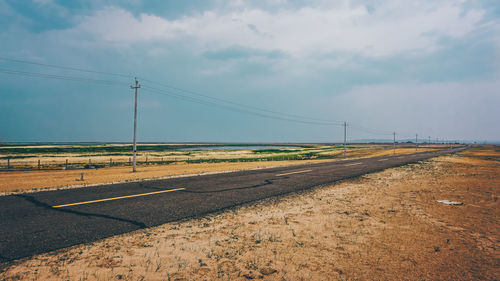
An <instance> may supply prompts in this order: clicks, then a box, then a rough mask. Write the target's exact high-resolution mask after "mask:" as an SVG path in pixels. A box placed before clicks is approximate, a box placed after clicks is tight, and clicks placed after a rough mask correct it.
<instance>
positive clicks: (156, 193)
mask: <svg viewBox="0 0 500 281" xmlns="http://www.w3.org/2000/svg"><path fill="white" fill-rule="evenodd" d="M463 149H465V148H456V149H450V150H443V151H436V152H424V153H417V154H409V155H396V156H384V157H374V158H365V159H353V160H343V161H335V162H324V163H318V164H307V165H296V166H288V167H278V168H269V169H259V170H247V171H240V172H232V173H222V174H212V175H204V176H192V177H181V178H171V179H163V180H147V181H140V182H130V183H119V184H108V185H100V186H92V187H84V188H76V189H66V190H57V191H43V192H36V193H27V194H16V195H9V196H1V197H0V262H6V261H10V260H15V259H19V258H23V257H27V256H31V255H35V254H39V253H44V252H48V251H52V250H56V249H60V248H64V247H68V246H72V245H76V244H81V243H88V242H92V241H96V240H98V239H102V238H105V237H110V236H113V235H117V234H122V233H126V232H130V231H133V230H137V229H141V228H147V227H152V226H156V225H160V224H163V223H166V222H171V221H176V220H180V219H184V218H189V217H195V216H200V215H204V214H207V213H210V212H214V211H218V210H222V209H225V208H230V207H233V206H236V205H240V204H243V203H247V202H251V201H255V200H259V199H263V198H267V197H270V196H277V195H281V194H286V193H290V192H295V191H299V190H304V189H309V188H312V187H315V186H320V185H325V184H330V183H333V182H335V181H338V180H342V179H347V178H351V177H356V176H360V175H363V174H366V173H371V172H375V171H379V170H383V169H387V168H390V167H396V166H401V165H404V164H408V163H411V162H416V161H420V160H424V159H428V158H431V157H436V156H440V155H443V154H447V153H453V152H457V151H461V150H463ZM166 169H168V166H167V167H166Z"/></svg>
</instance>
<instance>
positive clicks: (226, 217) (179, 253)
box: [0, 146, 500, 280]
mask: <svg viewBox="0 0 500 281" xmlns="http://www.w3.org/2000/svg"><path fill="white" fill-rule="evenodd" d="M499 174H500V148H499V147H498V146H476V147H473V148H470V149H468V150H465V151H463V152H460V153H458V154H454V155H449V156H441V157H437V158H433V159H429V160H426V161H421V162H418V163H414V164H408V165H405V166H402V167H398V168H390V169H386V170H384V171H381V172H377V173H372V174H368V175H365V176H362V177H359V178H356V179H351V180H346V181H343V182H340V183H337V184H333V185H330V186H324V187H318V188H315V189H312V190H310V191H305V192H301V193H296V194H291V195H287V196H283V197H277V198H270V199H266V200H263V201H260V202H257V203H251V204H247V205H244V206H240V207H237V208H233V209H231V210H227V211H224V212H220V213H215V214H211V215H206V216H203V217H199V218H195V219H189V220H184V221H180V222H173V223H167V224H164V225H161V226H158V227H154V228H149V229H144V230H139V231H135V232H132V233H129V234H124V235H119V236H115V237H111V238H107V239H103V240H100V241H98V242H95V243H91V244H85V245H79V246H74V247H70V248H67V249H62V250H58V251H55V252H50V253H46V254H41V255H37V256H33V257H30V258H26V259H22V260H18V261H14V262H9V263H6V264H3V265H2V266H1V267H0V268H1V269H0V271H1V273H0V279H6V280H218V279H220V280H239V279H242V280H245V279H257V278H262V279H264V280H353V279H354V280H423V279H425V280H481V279H482V280H498V279H500V269H499V264H500V253H499V250H498V245H499V242H500V224H499V221H500V217H499V216H500V212H499V211H500V209H499V202H498V191H499V187H500V178H499V177H498V175H499ZM436 200H453V201H459V202H463V203H464V205H461V206H448V205H444V204H440V203H438V202H437V201H436Z"/></svg>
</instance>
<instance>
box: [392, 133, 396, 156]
mask: <svg viewBox="0 0 500 281" xmlns="http://www.w3.org/2000/svg"><path fill="white" fill-rule="evenodd" d="M392 134H393V136H394V149H393V150H394V155H396V132H394V133H392Z"/></svg>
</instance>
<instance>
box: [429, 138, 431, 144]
mask: <svg viewBox="0 0 500 281" xmlns="http://www.w3.org/2000/svg"><path fill="white" fill-rule="evenodd" d="M429 144H431V136H429Z"/></svg>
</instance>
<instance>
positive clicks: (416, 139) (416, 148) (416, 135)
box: [415, 134, 418, 150]
mask: <svg viewBox="0 0 500 281" xmlns="http://www.w3.org/2000/svg"><path fill="white" fill-rule="evenodd" d="M415 150H418V134H415Z"/></svg>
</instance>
